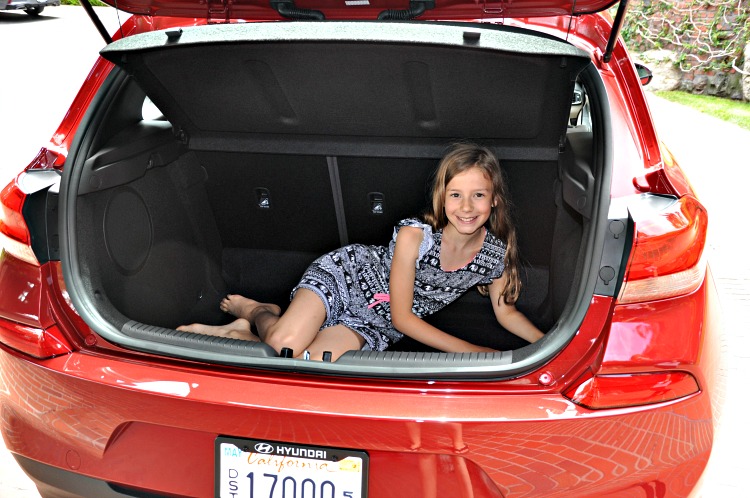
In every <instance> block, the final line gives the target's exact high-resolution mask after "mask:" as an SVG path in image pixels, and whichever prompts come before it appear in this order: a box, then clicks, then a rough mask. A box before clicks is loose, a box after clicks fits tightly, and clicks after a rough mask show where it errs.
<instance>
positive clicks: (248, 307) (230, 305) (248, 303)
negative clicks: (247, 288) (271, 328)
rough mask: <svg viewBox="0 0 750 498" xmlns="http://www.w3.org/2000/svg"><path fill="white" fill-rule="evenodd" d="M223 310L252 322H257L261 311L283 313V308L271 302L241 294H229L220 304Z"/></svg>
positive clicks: (275, 313)
mask: <svg viewBox="0 0 750 498" xmlns="http://www.w3.org/2000/svg"><path fill="white" fill-rule="evenodd" d="M219 308H220V309H221V311H223V312H225V313H229V314H230V315H234V316H236V317H238V318H244V319H245V320H247V321H248V322H250V323H255V319H256V318H257V317H258V314H259V313H263V312H265V313H270V314H272V315H274V316H280V315H281V308H280V307H278V306H276V305H275V304H271V303H259V302H258V301H254V300H252V299H248V298H246V297H244V296H240V295H239V294H229V295H228V296H227V297H225V298H224V299H222V300H221V303H220V304H219Z"/></svg>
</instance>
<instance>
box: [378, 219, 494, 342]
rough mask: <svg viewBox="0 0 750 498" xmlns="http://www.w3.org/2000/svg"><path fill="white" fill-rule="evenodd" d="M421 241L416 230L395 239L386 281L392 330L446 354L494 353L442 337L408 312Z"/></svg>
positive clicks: (401, 232)
mask: <svg viewBox="0 0 750 498" xmlns="http://www.w3.org/2000/svg"><path fill="white" fill-rule="evenodd" d="M423 237H424V232H423V231H422V229H421V228H417V227H402V228H401V229H400V230H399V231H398V235H396V247H395V249H394V251H393V263H392V266H391V279H390V305H391V320H392V321H393V326H394V327H395V328H396V330H398V331H399V332H401V333H402V334H404V335H407V336H409V337H411V338H412V339H414V340H417V341H419V342H421V343H422V344H425V345H427V346H430V347H433V348H435V349H438V350H440V351H445V352H447V353H472V352H491V351H494V350H493V349H490V348H485V347H481V346H476V345H474V344H471V343H470V342H467V341H464V340H462V339H459V338H458V337H454V336H452V335H450V334H446V333H445V332H443V331H442V330H440V329H438V328H436V327H433V326H432V325H430V324H429V323H427V322H425V321H424V320H422V319H421V318H419V317H418V316H417V315H415V314H414V313H413V312H412V306H413V304H414V280H415V278H416V263H417V258H418V257H419V246H420V244H421V243H422V238H423Z"/></svg>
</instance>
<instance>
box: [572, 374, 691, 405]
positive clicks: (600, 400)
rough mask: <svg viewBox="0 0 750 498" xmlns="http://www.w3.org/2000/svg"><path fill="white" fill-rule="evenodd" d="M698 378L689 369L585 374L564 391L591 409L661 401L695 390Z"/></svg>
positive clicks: (575, 401) (579, 403) (574, 400)
mask: <svg viewBox="0 0 750 498" xmlns="http://www.w3.org/2000/svg"><path fill="white" fill-rule="evenodd" d="M699 390H700V388H699V387H698V382H697V381H696V380H695V377H693V376H692V375H691V374H690V373H688V372H647V373H635V374H625V375H594V376H592V375H591V374H590V373H589V374H587V375H584V376H583V377H582V378H581V379H579V380H578V381H577V382H575V383H574V384H573V385H572V386H571V387H569V388H568V389H566V390H565V391H564V392H563V396H565V397H566V398H568V399H569V400H570V401H572V402H573V403H575V404H577V405H581V406H584V407H586V408H590V409H592V410H601V409H612V408H623V407H628V406H639V405H650V404H653V403H663V402H666V401H672V400H675V399H679V398H684V397H685V396H690V395H691V394H695V393H697V392H698V391H699Z"/></svg>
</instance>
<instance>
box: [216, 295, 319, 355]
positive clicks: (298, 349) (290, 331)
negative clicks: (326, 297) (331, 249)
mask: <svg viewBox="0 0 750 498" xmlns="http://www.w3.org/2000/svg"><path fill="white" fill-rule="evenodd" d="M220 307H221V309H222V310H224V311H226V312H227V313H231V314H232V315H234V316H236V317H239V318H244V319H246V320H247V321H248V322H249V323H250V324H251V325H255V328H256V330H257V331H258V335H259V336H260V339H261V340H262V341H263V342H265V343H266V344H268V345H269V346H271V347H272V348H274V349H275V350H276V351H277V352H281V349H282V348H290V349H291V350H292V351H293V352H294V354H295V355H299V354H301V353H302V352H303V351H304V350H306V349H309V346H310V344H311V343H312V342H313V341H314V340H315V338H316V336H317V335H318V331H319V330H320V327H321V326H322V325H323V322H325V319H326V309H325V306H324V305H323V301H321V300H320V297H318V295H317V294H316V293H314V292H313V291H311V290H308V289H299V290H298V291H297V293H296V294H295V295H294V299H292V302H291V303H290V304H289V308H287V310H286V312H285V313H284V314H283V315H280V313H281V310H280V308H279V307H278V306H276V305H274V304H268V303H260V302H258V301H253V300H252V299H248V298H246V297H243V296H239V295H236V294H235V295H230V296H227V297H226V298H225V299H224V300H222V302H221V305H220ZM321 354H322V352H321Z"/></svg>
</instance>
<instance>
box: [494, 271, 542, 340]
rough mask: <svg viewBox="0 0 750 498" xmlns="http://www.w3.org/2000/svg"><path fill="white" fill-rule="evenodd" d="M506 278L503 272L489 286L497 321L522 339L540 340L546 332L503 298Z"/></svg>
mask: <svg viewBox="0 0 750 498" xmlns="http://www.w3.org/2000/svg"><path fill="white" fill-rule="evenodd" d="M505 280H506V275H505V274H503V276H501V277H500V278H498V279H495V280H493V281H492V284H490V286H489V290H490V300H492V309H493V310H494V312H495V317H496V318H497V321H498V322H500V325H502V326H503V327H504V328H505V329H506V330H508V331H510V332H512V333H514V334H516V335H517V336H518V337H520V338H522V339H526V340H527V341H529V342H536V341H538V340H539V339H541V338H542V337H544V333H543V332H542V331H541V330H539V329H538V328H536V326H535V325H534V324H533V323H531V321H529V319H528V318H526V317H525V316H524V314H523V313H521V312H520V311H518V310H517V309H516V307H515V306H514V305H512V304H508V303H506V302H505V299H503V297H502V292H503V289H504V288H505Z"/></svg>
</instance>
